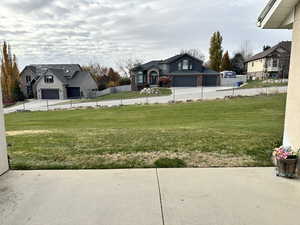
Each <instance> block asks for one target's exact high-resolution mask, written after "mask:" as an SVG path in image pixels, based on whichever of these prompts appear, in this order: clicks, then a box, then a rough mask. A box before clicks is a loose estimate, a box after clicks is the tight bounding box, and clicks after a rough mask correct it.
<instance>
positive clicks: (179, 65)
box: [178, 62, 182, 70]
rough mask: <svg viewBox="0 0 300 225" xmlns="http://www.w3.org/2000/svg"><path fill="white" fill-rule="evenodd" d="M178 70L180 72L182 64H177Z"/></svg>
mask: <svg viewBox="0 0 300 225" xmlns="http://www.w3.org/2000/svg"><path fill="white" fill-rule="evenodd" d="M178 70H182V63H181V62H180V63H178Z"/></svg>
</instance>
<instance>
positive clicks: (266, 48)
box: [263, 45, 271, 51]
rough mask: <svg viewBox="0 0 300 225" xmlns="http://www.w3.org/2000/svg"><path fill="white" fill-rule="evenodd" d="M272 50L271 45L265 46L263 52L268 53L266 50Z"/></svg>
mask: <svg viewBox="0 0 300 225" xmlns="http://www.w3.org/2000/svg"><path fill="white" fill-rule="evenodd" d="M270 48H271V46H270V45H264V46H263V51H266V50H268V49H270Z"/></svg>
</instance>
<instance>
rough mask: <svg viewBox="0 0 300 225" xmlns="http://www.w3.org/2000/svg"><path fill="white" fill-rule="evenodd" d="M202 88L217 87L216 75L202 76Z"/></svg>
mask: <svg viewBox="0 0 300 225" xmlns="http://www.w3.org/2000/svg"><path fill="white" fill-rule="evenodd" d="M204 86H206V87H216V86H218V75H205V76H204Z"/></svg>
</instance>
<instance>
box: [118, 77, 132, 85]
mask: <svg viewBox="0 0 300 225" xmlns="http://www.w3.org/2000/svg"><path fill="white" fill-rule="evenodd" d="M119 83H120V86H123V85H130V84H131V80H130V78H128V77H122V78H121V79H120V81H119Z"/></svg>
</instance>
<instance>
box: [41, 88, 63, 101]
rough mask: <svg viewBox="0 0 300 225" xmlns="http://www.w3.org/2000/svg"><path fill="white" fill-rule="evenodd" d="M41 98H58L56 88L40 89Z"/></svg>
mask: <svg viewBox="0 0 300 225" xmlns="http://www.w3.org/2000/svg"><path fill="white" fill-rule="evenodd" d="M41 93H42V99H59V90H58V89H42V90H41Z"/></svg>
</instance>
